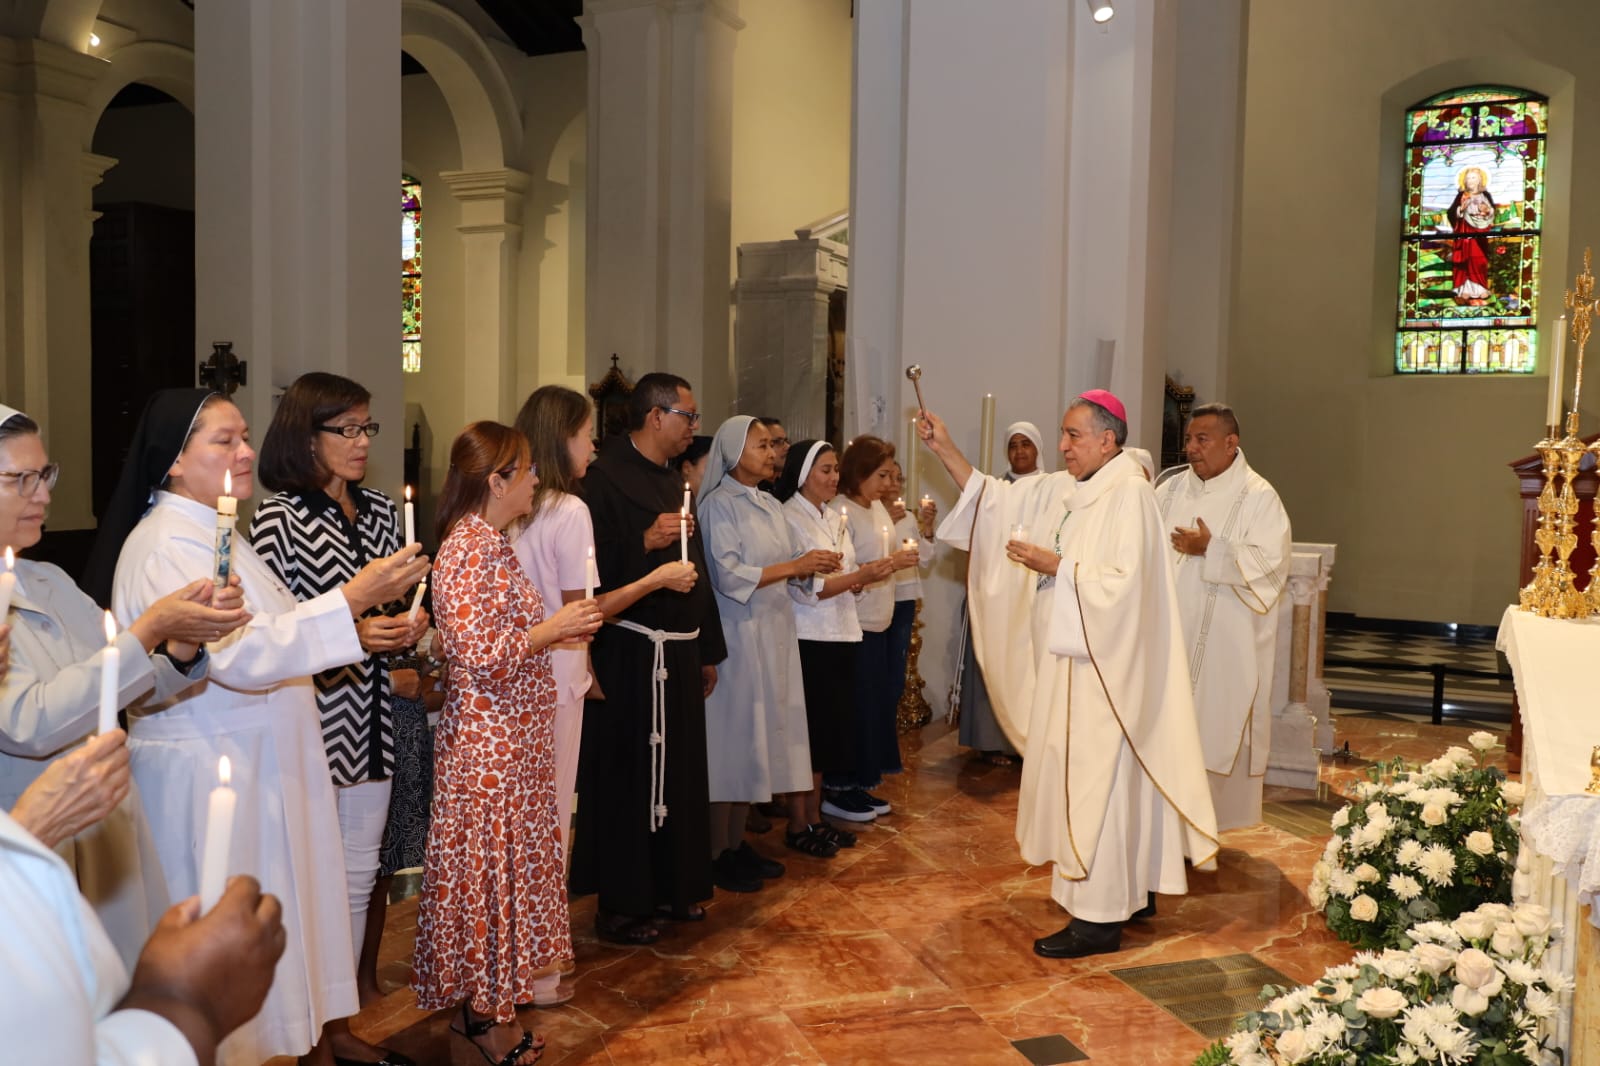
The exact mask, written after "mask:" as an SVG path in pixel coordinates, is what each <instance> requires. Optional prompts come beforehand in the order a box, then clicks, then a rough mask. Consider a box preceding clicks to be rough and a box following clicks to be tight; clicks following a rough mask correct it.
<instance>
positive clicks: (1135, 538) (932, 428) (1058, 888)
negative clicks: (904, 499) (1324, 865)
mask: <svg viewBox="0 0 1600 1066" xmlns="http://www.w3.org/2000/svg"><path fill="white" fill-rule="evenodd" d="M1127 434H1128V428H1127V415H1126V411H1125V409H1124V407H1123V405H1122V402H1121V401H1120V400H1118V399H1117V398H1116V397H1115V396H1113V395H1112V394H1111V393H1109V392H1107V391H1105V390H1104V389H1092V390H1090V391H1089V392H1086V393H1084V394H1083V395H1081V396H1080V397H1078V398H1077V399H1076V400H1074V401H1073V402H1072V404H1071V406H1069V407H1068V408H1067V411H1066V413H1065V414H1064V415H1063V416H1062V419H1061V456H1062V459H1063V460H1064V461H1065V470H1064V471H1062V472H1060V473H1055V474H1047V475H1045V476H1043V477H1035V478H1027V479H1025V480H1023V481H1018V482H1016V483H1014V484H1013V483H1007V482H1005V481H1002V480H1001V479H999V478H992V477H987V476H985V475H983V474H981V473H979V472H976V471H974V470H973V469H972V466H971V464H970V463H968V462H967V460H966V459H965V458H964V457H963V456H962V455H961V453H960V451H958V450H957V449H956V447H955V445H954V443H953V442H952V441H951V439H950V434H949V431H948V430H947V429H946V428H945V425H944V423H943V422H942V421H940V419H939V418H938V417H937V416H935V415H933V414H931V413H929V412H926V411H925V412H923V417H922V421H921V425H920V435H921V437H922V439H923V440H925V441H927V443H928V446H929V448H930V449H932V451H933V453H934V454H935V455H937V456H938V457H939V459H940V461H941V462H942V463H944V466H945V469H946V470H948V471H949V472H950V475H951V477H953V478H955V481H956V483H957V484H958V485H961V486H962V490H961V497H960V499H959V500H957V502H956V506H955V508H954V509H953V510H952V511H951V512H950V517H948V518H947V519H945V522H944V524H943V525H942V526H941V527H940V530H939V536H940V539H942V540H945V541H947V542H948V543H951V544H952V545H954V546H955V547H958V548H965V549H967V550H969V551H970V552H971V560H970V564H969V566H968V574H967V587H968V589H969V590H970V592H971V600H970V605H971V610H972V634H973V643H974V646H975V647H976V649H977V653H978V661H979V663H980V664H981V665H982V667H983V673H984V678H985V680H987V681H988V684H989V695H990V699H991V701H992V703H993V706H994V711H995V715H996V716H997V717H998V718H999V719H1000V721H1001V722H1002V724H1004V725H1005V727H1006V732H1007V733H1008V734H1011V735H1012V736H1014V737H1016V738H1017V740H1018V742H1019V744H1020V746H1021V747H1022V750H1023V755H1024V756H1025V758H1024V760H1023V763H1022V792H1021V797H1020V801H1019V803H1018V807H1017V842H1018V843H1019V844H1020V845H1021V849H1022V857H1023V858H1024V859H1026V860H1027V861H1028V862H1030V863H1044V862H1050V863H1053V864H1054V866H1055V876H1054V877H1053V878H1051V892H1050V894H1051V897H1052V898H1053V899H1055V900H1056V902H1058V903H1060V904H1061V905H1062V906H1063V907H1064V908H1066V910H1067V911H1068V912H1069V913H1070V914H1071V915H1072V920H1071V922H1070V923H1069V924H1068V925H1067V926H1066V927H1065V928H1063V929H1062V930H1060V931H1059V932H1057V933H1054V934H1052V935H1050V936H1047V937H1041V938H1040V939H1039V940H1036V941H1035V942H1034V951H1035V952H1037V953H1038V954H1040V955H1043V956H1045V957H1047V958H1078V957H1080V956H1084V955H1095V954H1100V953H1103V952H1110V951H1116V950H1118V949H1119V948H1120V947H1121V944H1122V927H1123V925H1124V924H1125V923H1126V922H1127V921H1128V920H1130V919H1139V918H1144V917H1148V916H1150V915H1152V914H1154V913H1155V893H1156V892H1157V891H1160V892H1163V893H1168V894H1181V893H1184V892H1186V891H1187V887H1188V886H1187V876H1186V873H1185V870H1184V860H1185V859H1186V858H1187V859H1190V860H1192V861H1193V862H1194V864H1195V866H1196V867H1197V868H1213V867H1214V866H1215V862H1216V853H1217V831H1216V822H1215V818H1214V816H1213V815H1212V812H1211V794H1210V792H1209V791H1208V790H1207V788H1206V775H1205V765H1204V763H1203V761H1202V759H1201V757H1200V737H1199V729H1198V727H1197V725H1196V724H1195V714H1194V703H1193V701H1192V699H1191V698H1190V695H1189V684H1188V682H1189V675H1188V671H1187V669H1185V666H1184V661H1183V634H1182V632H1181V630H1180V629H1179V625H1178V612H1177V597H1176V595H1175V594H1174V591H1173V585H1172V571H1171V567H1170V566H1169V565H1168V563H1167V559H1166V552H1167V550H1168V549H1167V546H1166V543H1165V538H1164V536H1163V534H1162V528H1161V517H1160V514H1159V513H1158V512H1157V510H1156V506H1155V497H1154V495H1153V494H1152V492H1151V489H1150V483H1149V482H1148V481H1146V480H1145V477H1144V474H1143V473H1142V472H1141V471H1140V470H1139V469H1138V468H1137V466H1136V465H1135V463H1134V461H1133V460H1132V459H1131V458H1129V457H1128V456H1127V455H1125V454H1124V453H1123V451H1122V445H1123V443H1124V442H1125V441H1126V439H1127Z"/></svg>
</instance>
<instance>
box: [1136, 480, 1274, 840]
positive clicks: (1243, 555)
mask: <svg viewBox="0 0 1600 1066" xmlns="http://www.w3.org/2000/svg"><path fill="white" fill-rule="evenodd" d="M1156 503H1157V505H1158V506H1159V507H1160V509H1161V516H1162V522H1163V526H1164V532H1165V534H1166V535H1167V538H1168V540H1167V543H1168V544H1169V545H1170V543H1171V539H1170V537H1171V534H1172V530H1173V528H1174V527H1176V526H1188V527H1191V528H1194V527H1197V526H1198V524H1199V520H1201V519H1204V520H1205V523H1206V526H1207V528H1209V529H1210V530H1211V542H1210V544H1208V545H1207V546H1206V553H1205V554H1204V555H1186V554H1184V553H1182V552H1180V551H1178V550H1177V549H1175V548H1171V547H1169V548H1168V553H1169V554H1170V556H1171V559H1172V564H1173V572H1174V576H1175V578H1176V580H1177V586H1178V610H1179V614H1180V616H1181V617H1182V619H1183V633H1184V637H1185V641H1186V644H1187V649H1188V651H1187V654H1188V660H1189V677H1190V682H1191V685H1192V688H1193V692H1194V702H1195V709H1196V711H1197V712H1198V714H1199V717H1200V741H1201V744H1202V745H1203V746H1204V748H1205V756H1206V769H1207V770H1209V771H1210V774H1211V791H1212V798H1213V801H1214V804H1215V807H1216V811H1217V823H1218V825H1219V826H1220V827H1221V828H1223V829H1235V828H1238V827H1240V826H1246V825H1254V824H1255V823H1257V822H1259V821H1260V820H1261V786H1262V783H1263V781H1264V779H1265V776H1264V775H1265V774H1266V772H1267V756H1268V754H1269V753H1270V752H1271V749H1272V707H1271V704H1270V700H1271V698H1272V671H1273V666H1274V659H1275V654H1274V653H1275V651H1276V646H1277V622H1278V612H1277V607H1278V603H1279V600H1280V599H1281V597H1282V593H1283V588H1284V583H1285V582H1286V581H1287V580H1288V575H1289V554H1290V551H1291V549H1290V543H1291V539H1292V538H1291V535H1290V531H1289V515H1288V513H1287V512H1286V511H1285V510H1284V509H1283V503H1282V501H1280V500H1279V499H1278V494H1277V492H1276V491H1274V490H1273V488H1272V486H1271V485H1270V484H1268V483H1267V481H1266V479H1265V478H1263V477H1261V475H1259V474H1257V473H1256V472H1255V471H1254V470H1252V469H1250V465H1249V463H1247V462H1246V461H1245V457H1244V452H1243V451H1240V452H1239V453H1238V454H1237V455H1235V456H1234V460H1233V463H1232V464H1231V465H1230V466H1229V467H1228V469H1226V470H1224V471H1223V472H1222V473H1220V474H1218V475H1217V476H1216V477H1213V478H1211V479H1209V480H1206V481H1202V480H1201V479H1200V478H1199V477H1198V476H1197V475H1196V474H1195V473H1194V471H1193V470H1185V471H1183V472H1182V473H1180V474H1177V475H1175V476H1173V477H1171V478H1169V479H1168V480H1166V481H1164V482H1162V484H1161V487H1160V488H1158V489H1157V490H1156Z"/></svg>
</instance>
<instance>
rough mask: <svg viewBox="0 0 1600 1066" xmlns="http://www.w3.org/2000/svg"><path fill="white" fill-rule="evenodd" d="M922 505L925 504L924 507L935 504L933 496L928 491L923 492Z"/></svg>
mask: <svg viewBox="0 0 1600 1066" xmlns="http://www.w3.org/2000/svg"><path fill="white" fill-rule="evenodd" d="M922 506H924V507H932V506H933V497H932V496H929V495H928V494H927V493H926V492H924V493H923V494H922Z"/></svg>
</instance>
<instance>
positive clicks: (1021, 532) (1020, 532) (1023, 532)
mask: <svg viewBox="0 0 1600 1066" xmlns="http://www.w3.org/2000/svg"><path fill="white" fill-rule="evenodd" d="M1027 535H1028V530H1027V529H1026V527H1024V526H1023V525H1022V523H1021V522H1018V523H1017V524H1016V525H1014V526H1012V527H1011V539H1012V540H1021V539H1022V538H1023V537H1025V536H1027Z"/></svg>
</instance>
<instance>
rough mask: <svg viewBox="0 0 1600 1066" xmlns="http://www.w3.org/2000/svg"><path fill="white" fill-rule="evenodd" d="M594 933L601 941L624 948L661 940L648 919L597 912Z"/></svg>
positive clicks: (659, 931) (656, 929) (658, 930)
mask: <svg viewBox="0 0 1600 1066" xmlns="http://www.w3.org/2000/svg"><path fill="white" fill-rule="evenodd" d="M594 931H595V934H596V935H597V936H599V937H600V939H601V940H604V941H607V942H609V943H612V944H621V945H623V946H624V947H643V946H645V945H646V944H654V943H655V942H656V941H657V940H660V939H661V930H660V929H658V928H656V925H655V923H654V922H652V921H651V920H650V919H648V918H635V917H633V916H632V915H628V914H610V913H607V912H605V911H597V912H596V913H595V916H594Z"/></svg>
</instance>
